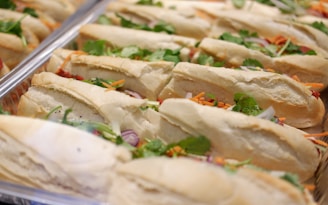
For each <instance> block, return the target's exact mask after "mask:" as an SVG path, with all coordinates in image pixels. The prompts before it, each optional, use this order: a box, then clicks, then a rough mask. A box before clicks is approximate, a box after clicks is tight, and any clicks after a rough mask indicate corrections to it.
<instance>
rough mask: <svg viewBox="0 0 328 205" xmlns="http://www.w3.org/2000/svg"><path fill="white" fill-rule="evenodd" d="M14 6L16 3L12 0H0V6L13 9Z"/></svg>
mask: <svg viewBox="0 0 328 205" xmlns="http://www.w3.org/2000/svg"><path fill="white" fill-rule="evenodd" d="M16 7H17V6H16V4H15V3H14V2H13V1H12V0H1V1H0V8H3V9H9V10H15V9H16Z"/></svg>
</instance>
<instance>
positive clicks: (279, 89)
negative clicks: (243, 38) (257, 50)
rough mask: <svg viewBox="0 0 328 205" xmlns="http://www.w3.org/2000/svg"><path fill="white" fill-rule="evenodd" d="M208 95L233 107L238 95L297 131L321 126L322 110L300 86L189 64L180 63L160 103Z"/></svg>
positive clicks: (266, 75) (264, 76)
mask: <svg viewBox="0 0 328 205" xmlns="http://www.w3.org/2000/svg"><path fill="white" fill-rule="evenodd" d="M200 92H206V93H211V94H214V95H215V96H217V97H218V98H219V99H220V100H222V101H223V102H225V103H229V104H234V101H233V96H234V94H235V93H237V92H243V93H246V94H248V95H250V96H252V97H254V98H255V100H256V101H257V102H258V104H259V106H260V107H261V108H263V109H266V108H268V107H270V106H272V107H273V108H274V109H275V111H276V115H277V116H279V117H285V118H286V121H285V123H286V124H289V125H291V126H294V127H297V128H306V127H313V126H315V125H318V124H320V123H321V122H322V119H323V116H324V113H325V108H324V105H323V103H322V100H321V99H320V98H316V97H315V96H312V92H311V91H310V90H309V89H308V88H306V87H305V86H304V85H302V84H301V83H299V82H297V81H295V80H293V79H291V78H289V77H286V76H283V75H280V74H277V73H269V72H259V71H252V72H249V71H241V70H233V69H226V68H215V67H209V66H202V65H196V64H191V63H185V62H182V63H179V64H178V65H176V67H175V68H174V69H173V77H172V79H171V81H170V82H169V83H168V84H167V86H165V88H164V89H163V91H162V92H161V94H160V95H159V98H160V99H166V98H172V97H180V98H181V97H182V98H184V97H185V96H186V94H187V93H192V94H193V95H197V94H198V93H200Z"/></svg>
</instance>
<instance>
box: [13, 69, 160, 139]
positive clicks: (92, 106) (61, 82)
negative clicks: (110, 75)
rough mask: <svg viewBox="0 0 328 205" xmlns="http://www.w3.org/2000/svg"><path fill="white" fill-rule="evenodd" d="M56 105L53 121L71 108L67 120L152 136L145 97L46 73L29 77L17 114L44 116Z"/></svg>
mask: <svg viewBox="0 0 328 205" xmlns="http://www.w3.org/2000/svg"><path fill="white" fill-rule="evenodd" d="M58 106H61V108H62V109H60V110H56V112H55V113H53V114H52V119H53V120H56V121H58V120H60V119H63V117H64V115H65V110H68V109H72V110H73V112H72V113H71V114H70V115H69V116H68V120H74V121H79V120H80V121H92V122H100V123H105V124H107V125H109V126H110V127H112V129H113V131H114V132H115V133H116V134H118V135H119V134H121V132H123V131H125V130H129V129H131V130H133V131H134V132H136V133H137V134H138V136H140V138H143V137H144V138H153V133H154V131H155V128H156V125H153V124H151V122H150V121H149V120H148V118H147V112H148V109H146V108H147V106H149V104H148V101H147V100H145V99H136V98H133V97H130V96H129V95H127V94H124V93H121V92H118V91H115V90H108V89H107V88H103V87H100V86H95V85H92V84H89V83H85V82H81V81H78V80H75V79H68V78H64V77H60V76H58V75H56V74H54V73H50V72H43V73H40V74H36V75H34V76H33V78H32V87H30V88H29V90H28V91H27V92H26V93H25V94H24V95H23V96H22V97H21V98H20V101H19V104H18V108H17V109H18V110H17V115H20V116H27V117H37V118H45V117H46V116H47V115H48V114H49V113H51V112H52V111H53V110H54V108H56V107H58ZM143 108H145V109H143Z"/></svg>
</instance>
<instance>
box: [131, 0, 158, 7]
mask: <svg viewBox="0 0 328 205" xmlns="http://www.w3.org/2000/svg"><path fill="white" fill-rule="evenodd" d="M136 4H138V5H148V6H158V7H163V4H162V2H160V1H158V2H154V1H153V0H139V1H138V2H137V3H136Z"/></svg>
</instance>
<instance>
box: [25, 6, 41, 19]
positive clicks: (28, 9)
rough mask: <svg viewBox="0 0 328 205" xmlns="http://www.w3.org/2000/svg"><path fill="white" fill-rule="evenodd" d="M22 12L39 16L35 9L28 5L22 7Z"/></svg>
mask: <svg viewBox="0 0 328 205" xmlns="http://www.w3.org/2000/svg"><path fill="white" fill-rule="evenodd" d="M23 13H24V14H28V15H30V16H33V17H35V18H38V17H39V15H38V14H37V13H36V11H35V10H34V9H32V8H29V7H25V8H24V9H23Z"/></svg>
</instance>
